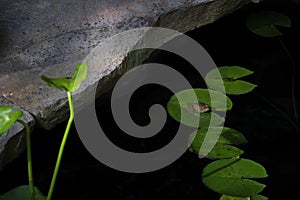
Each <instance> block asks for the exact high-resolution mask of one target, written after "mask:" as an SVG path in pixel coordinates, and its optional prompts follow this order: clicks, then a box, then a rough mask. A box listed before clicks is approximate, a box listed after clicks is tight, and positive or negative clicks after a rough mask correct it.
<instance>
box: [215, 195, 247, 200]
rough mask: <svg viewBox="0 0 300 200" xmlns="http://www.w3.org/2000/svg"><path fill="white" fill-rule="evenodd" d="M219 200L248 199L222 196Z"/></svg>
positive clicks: (245, 199)
mask: <svg viewBox="0 0 300 200" xmlns="http://www.w3.org/2000/svg"><path fill="white" fill-rule="evenodd" d="M220 200H250V198H249V197H245V198H243V197H232V196H227V195H222V196H221V198H220Z"/></svg>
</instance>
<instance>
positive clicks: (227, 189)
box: [202, 158, 267, 197]
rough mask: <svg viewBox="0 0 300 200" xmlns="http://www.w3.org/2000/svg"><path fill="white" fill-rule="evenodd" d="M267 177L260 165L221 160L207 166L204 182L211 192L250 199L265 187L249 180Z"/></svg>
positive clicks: (241, 161) (240, 160) (250, 162)
mask: <svg viewBox="0 0 300 200" xmlns="http://www.w3.org/2000/svg"><path fill="white" fill-rule="evenodd" d="M263 177H267V173H266V170H265V168H264V167H263V166H261V165H260V164H258V163H256V162H254V161H252V160H248V159H241V158H230V159H221V160H217V161H214V162H212V163H210V164H209V165H207V166H206V167H205V168H204V170H203V173H202V178H203V182H204V183H205V185H206V186H207V187H209V188H210V189H211V190H213V191H215V192H218V193H220V194H224V195H228V196H233V197H249V196H251V195H253V194H258V193H259V192H261V191H262V190H263V189H264V187H265V185H264V184H261V183H258V182H256V181H253V180H249V179H248V178H263Z"/></svg>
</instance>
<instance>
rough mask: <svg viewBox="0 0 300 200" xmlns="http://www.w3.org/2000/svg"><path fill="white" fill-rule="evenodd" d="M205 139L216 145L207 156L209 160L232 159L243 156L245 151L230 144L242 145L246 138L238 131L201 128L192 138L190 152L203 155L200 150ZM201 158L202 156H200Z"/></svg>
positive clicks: (223, 128)
mask: <svg viewBox="0 0 300 200" xmlns="http://www.w3.org/2000/svg"><path fill="white" fill-rule="evenodd" d="M204 139H205V142H206V143H209V144H212V145H214V147H213V148H212V149H211V151H210V152H209V153H208V154H207V155H206V157H208V158H232V157H238V156H240V155H241V154H243V151H242V150H240V149H238V148H236V147H233V146H231V145H229V144H234V145H238V144H242V143H245V142H247V140H246V138H245V137H244V136H243V135H242V134H241V133H240V132H238V131H236V130H234V129H231V128H227V127H210V128H209V129H208V128H200V129H199V130H197V131H195V132H193V133H192V134H191V136H190V141H189V142H190V144H191V145H190V150H191V151H192V152H195V153H197V154H201V152H199V151H200V148H201V146H202V144H203V141H204ZM200 156H201V155H200Z"/></svg>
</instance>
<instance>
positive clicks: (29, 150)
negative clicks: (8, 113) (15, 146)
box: [18, 119, 34, 200]
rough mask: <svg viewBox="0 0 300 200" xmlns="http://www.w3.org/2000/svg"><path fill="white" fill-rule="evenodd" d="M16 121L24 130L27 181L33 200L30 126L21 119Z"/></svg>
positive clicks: (32, 199)
mask: <svg viewBox="0 0 300 200" xmlns="http://www.w3.org/2000/svg"><path fill="white" fill-rule="evenodd" d="M18 122H19V123H21V124H22V125H23V126H24V128H25V132H26V148H27V169H28V182H29V190H30V199H31V200H34V184H33V175H32V159H31V141H30V127H29V126H28V125H27V124H26V123H25V122H24V121H23V120H20V119H18Z"/></svg>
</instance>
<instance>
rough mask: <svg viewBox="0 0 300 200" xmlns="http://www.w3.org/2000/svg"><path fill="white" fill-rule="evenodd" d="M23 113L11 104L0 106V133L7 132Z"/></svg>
mask: <svg viewBox="0 0 300 200" xmlns="http://www.w3.org/2000/svg"><path fill="white" fill-rule="evenodd" d="M22 115H23V112H22V111H20V110H13V109H12V107H11V106H0V135H1V134H3V133H5V132H6V131H7V130H8V129H9V128H10V127H11V126H12V125H13V124H14V123H15V122H16V121H17V120H18V119H19V118H20V117H22Z"/></svg>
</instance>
